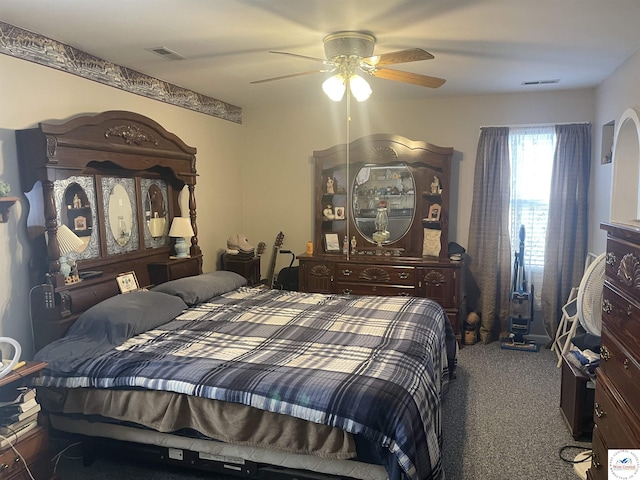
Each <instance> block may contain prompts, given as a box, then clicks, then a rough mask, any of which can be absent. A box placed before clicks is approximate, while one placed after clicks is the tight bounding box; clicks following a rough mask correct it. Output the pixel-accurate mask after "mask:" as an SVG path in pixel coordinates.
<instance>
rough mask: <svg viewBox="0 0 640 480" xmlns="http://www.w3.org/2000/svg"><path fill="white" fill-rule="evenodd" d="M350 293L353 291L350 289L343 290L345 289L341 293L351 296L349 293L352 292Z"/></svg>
mask: <svg viewBox="0 0 640 480" xmlns="http://www.w3.org/2000/svg"><path fill="white" fill-rule="evenodd" d="M352 291H353V290H351V289H349V288H345V289H344V290H343V291H342V293H344V294H345V295H351V292H352Z"/></svg>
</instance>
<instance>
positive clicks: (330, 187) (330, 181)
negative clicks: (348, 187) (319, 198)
mask: <svg viewBox="0 0 640 480" xmlns="http://www.w3.org/2000/svg"><path fill="white" fill-rule="evenodd" d="M333 184H334V180H333V178H331V177H327V193H335V191H334V189H333Z"/></svg>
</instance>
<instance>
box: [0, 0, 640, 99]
mask: <svg viewBox="0 0 640 480" xmlns="http://www.w3.org/2000/svg"><path fill="white" fill-rule="evenodd" d="M0 21H3V22H6V23H9V24H11V25H14V26H17V27H21V28H24V29H26V30H29V31H32V32H35V33H38V34H41V35H44V36H47V37H50V38H52V39H54V40H57V41H60V42H62V43H65V44H67V45H70V46H72V47H75V48H77V49H79V50H82V51H84V52H87V53H89V54H91V55H94V56H96V57H99V58H102V59H104V60H108V61H110V62H112V63H115V64H118V65H121V66H124V67H129V68H131V69H134V70H137V71H139V72H141V73H145V74H147V75H150V76H153V77H156V78H158V79H161V80H164V81H166V82H170V83H173V84H175V85H178V86H181V87H184V88H187V89H190V90H193V91H196V92H198V93H202V94H205V95H207V96H210V97H213V98H216V99H219V100H222V101H224V102H227V103H230V104H232V105H236V106H239V107H242V108H244V109H247V108H259V107H269V106H273V105H276V104H285V103H287V102H296V103H298V102H303V101H308V100H309V99H311V98H314V97H318V98H321V95H322V93H321V90H320V84H321V83H322V80H323V79H324V77H325V76H326V74H321V73H319V74H317V75H308V76H302V77H295V78H290V79H286V80H280V81H276V82H268V83H263V84H258V85H251V84H250V83H249V82H250V81H252V80H260V79H264V78H269V77H275V76H281V75H287V74H292V73H298V72H304V71H309V70H315V69H318V68H319V67H322V65H321V64H319V63H316V62H313V61H308V60H304V59H299V58H295V57H289V56H284V55H274V54H270V53H268V51H269V50H279V51H287V52H291V53H296V54H300V55H306V56H312V57H324V52H323V46H322V39H323V37H324V36H325V35H327V34H328V33H331V32H335V31H340V30H361V31H368V32H371V33H373V34H374V35H375V36H376V38H377V44H376V47H375V53H385V52H390V51H394V50H401V49H406V48H413V47H419V48H422V49H424V50H427V51H428V52H430V53H432V54H433V55H434V56H435V59H433V60H425V61H420V62H413V63H407V64H400V65H397V66H394V67H393V68H397V69H401V70H406V71H410V72H414V73H420V74H424V75H432V76H436V77H442V78H445V79H446V80H447V82H446V83H445V84H444V85H443V86H442V87H440V88H438V89H429V88H424V87H418V86H414V85H408V84H403V83H399V82H394V81H390V80H382V79H376V78H372V79H370V84H371V86H372V88H373V91H374V93H373V95H374V96H376V97H379V98H385V99H403V98H433V97H438V96H461V95H477V94H494V93H504V92H524V91H540V90H542V91H547V90H552V89H571V88H590V87H595V86H597V85H598V84H599V83H600V82H601V81H602V80H604V79H605V78H606V77H607V76H609V75H610V74H611V73H612V72H613V71H614V70H615V69H616V68H617V67H618V66H619V65H620V64H622V63H623V62H624V61H625V60H626V59H627V58H628V57H629V56H630V55H632V54H633V53H634V52H636V51H637V50H638V49H639V48H640V26H639V24H640V1H638V0H609V1H603V0H599V1H595V0H538V1H536V2H533V1H531V0H457V1H456V0H382V1H380V0H357V1H346V0H271V1H267V0H215V1H213V0H181V1H169V0H135V1H131V0H128V1H124V0H111V1H109V2H97V1H86V0H57V1H51V0H2V2H0ZM157 47H165V48H168V49H170V50H172V51H174V52H176V53H178V54H179V55H181V56H183V57H185V58H184V59H183V60H177V61H170V60H167V59H166V58H162V57H160V56H158V55H157V54H155V53H152V52H150V51H149V49H153V48H157ZM547 80H559V82H558V83H556V84H548V85H532V86H523V85H522V83H523V82H530V81H534V82H535V81H547Z"/></svg>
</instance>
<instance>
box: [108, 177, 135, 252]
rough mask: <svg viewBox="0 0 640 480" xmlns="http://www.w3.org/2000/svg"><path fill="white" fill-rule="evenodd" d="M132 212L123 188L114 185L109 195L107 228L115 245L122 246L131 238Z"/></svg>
mask: <svg viewBox="0 0 640 480" xmlns="http://www.w3.org/2000/svg"><path fill="white" fill-rule="evenodd" d="M132 215H133V210H132V208H131V201H130V199H129V195H128V194H127V191H126V190H125V188H124V187H123V186H122V185H120V184H116V185H114V186H113V189H112V190H111V194H110V195H109V227H110V229H111V234H112V235H113V238H114V239H115V241H116V243H117V244H118V245H120V246H124V245H126V244H127V243H129V239H130V238H131V226H132Z"/></svg>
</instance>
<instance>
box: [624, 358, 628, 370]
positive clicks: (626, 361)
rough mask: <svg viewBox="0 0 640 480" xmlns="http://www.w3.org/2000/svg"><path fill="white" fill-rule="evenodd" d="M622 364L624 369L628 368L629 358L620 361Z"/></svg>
mask: <svg viewBox="0 0 640 480" xmlns="http://www.w3.org/2000/svg"><path fill="white" fill-rule="evenodd" d="M622 366H623V367H624V369H625V370H629V359H628V358H625V359H624V362H622Z"/></svg>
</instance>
